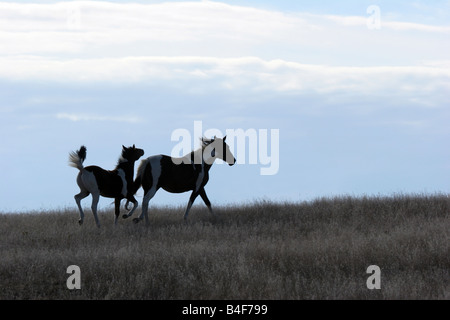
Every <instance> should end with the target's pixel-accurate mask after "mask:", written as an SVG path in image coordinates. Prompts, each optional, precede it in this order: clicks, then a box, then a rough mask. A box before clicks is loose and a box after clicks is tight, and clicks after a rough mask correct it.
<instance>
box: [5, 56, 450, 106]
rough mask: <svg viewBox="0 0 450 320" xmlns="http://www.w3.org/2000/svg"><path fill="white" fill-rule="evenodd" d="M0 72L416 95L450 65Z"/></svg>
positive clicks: (51, 65)
mask: <svg viewBox="0 0 450 320" xmlns="http://www.w3.org/2000/svg"><path fill="white" fill-rule="evenodd" d="M0 78H5V79H13V80H16V81H17V80H26V81H40V80H44V81H55V82H58V83H111V84H121V83H122V84H127V83H128V84H129V83H145V84H149V85H154V86H165V87H167V88H173V89H177V90H181V91H185V92H191V91H192V92H193V91H195V92H197V93H201V92H214V91H218V90H219V91H230V92H233V91H234V92H269V93H270V92H272V93H282V94H304V93H308V94H309V93H312V94H336V93H347V94H352V95H378V96H386V95H394V96H405V97H409V98H411V99H413V98H414V99H418V98H420V97H421V96H424V97H425V96H427V97H429V99H430V101H429V102H431V104H433V99H434V98H433V94H436V93H439V92H441V93H442V92H448V91H449V90H450V66H449V64H448V63H445V62H442V61H439V62H436V64H433V63H432V62H429V61H428V62H426V64H423V65H421V66H381V67H335V66H327V65H311V64H301V63H297V62H291V61H285V60H281V59H277V60H263V59H261V58H258V57H242V58H214V57H125V58H105V59H67V60H55V59H50V58H43V57H13V58H12V57H10V58H8V59H3V60H1V61H0Z"/></svg>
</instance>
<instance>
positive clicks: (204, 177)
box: [123, 136, 236, 225]
mask: <svg viewBox="0 0 450 320" xmlns="http://www.w3.org/2000/svg"><path fill="white" fill-rule="evenodd" d="M225 140H226V136H225V137H224V138H223V139H220V138H216V137H214V138H213V139H211V140H208V139H204V138H203V139H202V140H201V141H202V146H201V148H200V149H198V150H195V151H192V152H191V153H189V154H187V155H185V156H184V157H182V158H172V157H169V156H166V155H157V156H151V157H149V158H147V159H144V160H142V161H141V164H140V165H139V168H138V173H137V176H136V180H135V181H134V190H133V191H134V192H136V191H137V190H138V189H139V188H140V187H141V186H142V188H143V189H144V199H143V200H142V213H141V215H140V216H139V218H135V219H133V221H134V222H135V223H138V222H139V221H141V220H142V219H143V218H145V223H146V224H147V225H148V212H147V211H148V203H149V201H150V199H151V198H153V196H154V195H155V193H156V191H158V189H159V188H163V189H164V190H166V191H168V192H171V193H182V192H186V191H192V193H191V197H190V198H189V202H188V205H187V208H186V211H185V213H184V220H185V221H186V219H187V217H188V214H189V210H190V209H191V207H192V204H193V203H194V200H195V198H197V196H199V195H200V196H201V197H202V199H203V202H205V204H206V206H207V207H208V209H209V211H210V212H211V213H212V209H211V202H210V201H209V199H208V197H207V196H206V192H205V185H206V183H207V182H208V179H209V169H211V166H212V165H213V163H214V160H215V159H217V158H219V159H221V160H223V161H225V162H227V163H228V164H229V165H230V166H232V165H234V164H235V162H236V159H235V158H234V157H233V155H232V154H231V151H230V148H229V146H228V145H227V144H226V143H225ZM127 204H128V202H127ZM126 207H127V206H126V205H125V208H126ZM132 214H133V211H130V213H128V214H124V215H123V218H124V219H125V218H128V217H130V216H131V215H132Z"/></svg>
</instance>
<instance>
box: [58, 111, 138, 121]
mask: <svg viewBox="0 0 450 320" xmlns="http://www.w3.org/2000/svg"><path fill="white" fill-rule="evenodd" d="M55 116H56V118H57V119H64V120H70V121H74V122H78V121H112V122H125V123H138V122H142V119H140V118H138V117H134V116H103V115H95V114H86V113H57V114H56V115H55Z"/></svg>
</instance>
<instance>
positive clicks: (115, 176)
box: [69, 145, 144, 227]
mask: <svg viewBox="0 0 450 320" xmlns="http://www.w3.org/2000/svg"><path fill="white" fill-rule="evenodd" d="M143 155H144V150H142V149H138V148H136V147H135V146H134V145H133V146H132V147H129V148H126V147H124V146H122V154H121V156H120V158H119V160H118V162H117V166H116V168H115V169H114V170H111V171H109V170H104V169H102V168H100V167H98V166H88V167H84V166H83V162H84V160H85V159H86V147H85V146H81V148H80V150H78V151H76V152H74V151H72V152H71V153H70V154H69V165H70V166H72V167H75V168H77V169H78V170H80V172H79V173H78V176H77V184H78V186H79V187H80V193H79V194H77V195H75V201H76V203H77V206H78V209H79V210H80V220H78V223H79V224H80V225H81V224H83V220H84V212H83V209H82V208H81V199H83V198H86V197H87V196H88V195H89V194H92V205H91V209H92V213H93V214H94V219H95V223H96V224H97V227H100V222H99V221H98V217H97V204H98V201H99V198H100V196H103V197H107V198H114V199H115V215H116V216H115V219H114V224H117V218H118V217H119V213H120V201H121V200H122V199H123V198H126V199H127V200H128V202H132V203H133V205H134V206H133V209H132V210H131V211H130V213H133V211H134V210H136V208H137V205H138V203H137V201H136V199H135V198H134V194H135V192H132V191H133V176H134V163H135V162H136V161H137V160H138V159H139V158H140V157H142V156H143ZM128 202H127V203H128Z"/></svg>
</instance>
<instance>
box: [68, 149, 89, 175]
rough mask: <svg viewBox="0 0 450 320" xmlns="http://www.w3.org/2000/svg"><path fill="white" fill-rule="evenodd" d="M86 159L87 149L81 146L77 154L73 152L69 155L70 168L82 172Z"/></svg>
mask: <svg viewBox="0 0 450 320" xmlns="http://www.w3.org/2000/svg"><path fill="white" fill-rule="evenodd" d="M85 159H86V147H85V146H81V148H80V150H78V151H77V152H75V151H72V152H70V153H69V166H71V167H74V168H77V169H78V170H82V169H83V168H84V167H83V162H84V160H85Z"/></svg>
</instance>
